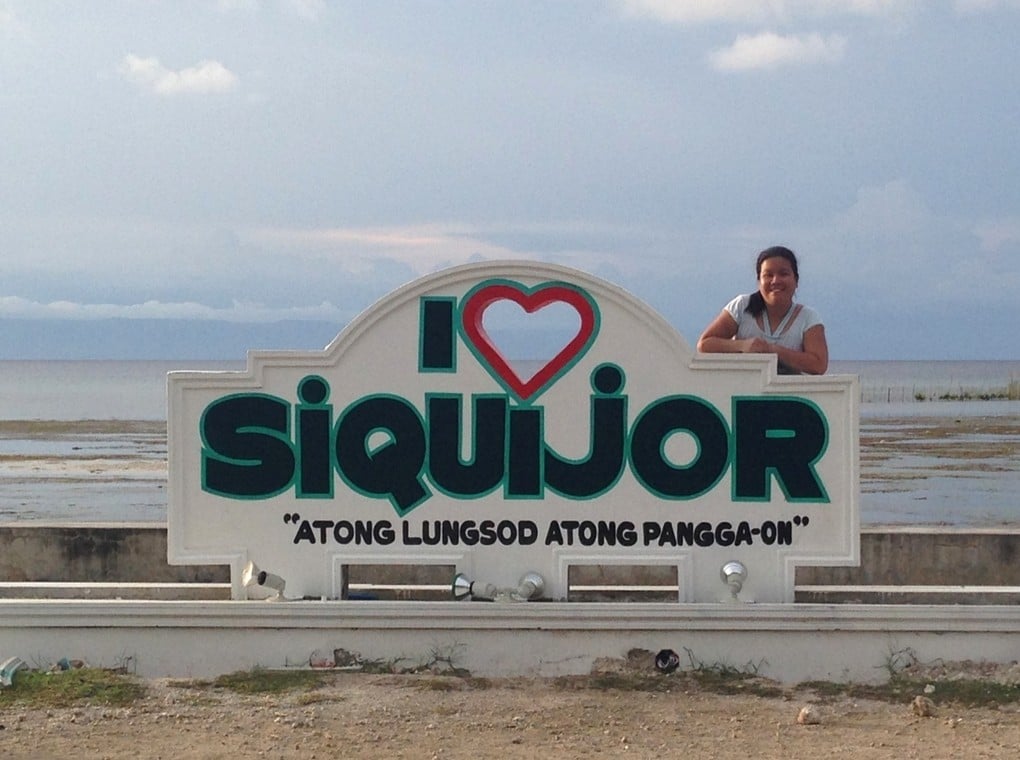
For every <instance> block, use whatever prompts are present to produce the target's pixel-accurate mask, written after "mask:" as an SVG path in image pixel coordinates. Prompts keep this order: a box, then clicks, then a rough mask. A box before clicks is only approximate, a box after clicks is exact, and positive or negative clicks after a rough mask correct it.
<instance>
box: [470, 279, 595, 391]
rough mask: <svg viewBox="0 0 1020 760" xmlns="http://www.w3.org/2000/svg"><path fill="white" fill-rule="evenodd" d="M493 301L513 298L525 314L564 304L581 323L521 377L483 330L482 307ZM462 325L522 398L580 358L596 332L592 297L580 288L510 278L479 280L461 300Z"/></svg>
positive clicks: (477, 349) (476, 348) (502, 379)
mask: <svg viewBox="0 0 1020 760" xmlns="http://www.w3.org/2000/svg"><path fill="white" fill-rule="evenodd" d="M496 301H513V302H514V303H515V304H517V305H518V306H520V307H521V308H522V309H524V311H525V312H527V313H528V314H534V313H535V312H536V311H538V310H539V309H541V308H543V307H544V306H548V305H549V304H551V303H565V304H567V305H569V306H571V307H573V309H574V310H575V311H576V312H577V314H578V316H579V317H580V318H581V325H580V327H579V328H578V331H577V335H575V336H574V337H573V338H572V339H571V340H570V341H569V342H568V343H567V344H566V345H565V346H564V347H563V348H562V349H560V351H559V352H558V353H557V354H556V356H554V357H553V358H552V359H550V360H549V361H548V362H547V363H546V364H545V365H544V366H543V367H542V368H541V369H540V370H539V371H538V372H536V373H535V374H534V375H533V376H532V377H531V378H530V379H529V380H527V381H524V380H521V378H520V377H518V376H517V373H516V372H514V370H513V368H512V367H511V366H510V363H509V362H508V361H507V359H506V357H504V356H503V354H502V353H501V352H500V350H499V349H498V348H497V347H496V345H495V344H494V343H493V342H492V338H490V337H489V335H488V333H486V332H485V327H484V326H483V325H482V318H483V316H484V315H485V310H486V309H487V308H489V307H490V306H491V305H492V304H494V303H495V302H496ZM460 321H461V327H462V329H463V331H464V335H465V336H466V337H467V341H468V345H469V346H470V347H471V349H472V350H473V351H474V352H475V354H476V355H478V357H479V358H480V359H482V360H483V361H484V363H485V364H487V369H488V370H489V371H490V372H491V373H492V374H493V375H494V376H495V377H496V379H497V380H499V381H500V382H501V383H503V385H504V386H506V388H507V389H508V390H510V391H511V392H513V393H514V395H516V396H517V397H518V398H519V399H520V400H521V401H527V400H528V399H530V398H531V397H532V396H535V395H537V394H538V393H539V392H541V391H542V390H545V387H546V386H547V385H548V384H549V383H550V382H551V381H552V380H554V379H555V378H556V377H557V376H558V375H559V374H560V373H561V372H562V371H564V370H565V369H566V368H567V367H569V366H570V365H572V364H573V363H574V362H576V361H577V360H578V359H580V358H581V357H582V356H583V355H584V354H585V352H586V351H587V350H588V347H589V346H590V345H591V343H592V341H593V339H594V337H595V332H596V324H597V322H598V314H597V311H596V308H595V304H594V302H593V301H592V299H591V298H590V297H589V296H588V294H587V293H585V292H584V291H583V290H580V289H578V288H576V287H574V286H572V285H569V284H567V283H560V282H547V283H543V284H541V285H536V286H535V287H533V288H528V287H525V286H524V285H521V284H520V283H517V282H512V281H509V280H499V281H491V282H488V283H482V284H481V285H479V286H478V287H477V288H475V289H474V290H473V291H472V292H471V293H469V294H468V296H467V297H466V298H465V299H464V303H463V305H462V307H461V318H460Z"/></svg>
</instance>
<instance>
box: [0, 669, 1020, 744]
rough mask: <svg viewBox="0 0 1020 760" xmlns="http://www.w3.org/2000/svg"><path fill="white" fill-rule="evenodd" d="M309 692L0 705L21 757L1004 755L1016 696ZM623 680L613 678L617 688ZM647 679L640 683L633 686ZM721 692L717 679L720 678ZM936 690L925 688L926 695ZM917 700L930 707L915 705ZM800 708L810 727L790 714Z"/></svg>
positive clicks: (683, 684) (360, 682)
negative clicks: (972, 702)
mask: <svg viewBox="0 0 1020 760" xmlns="http://www.w3.org/2000/svg"><path fill="white" fill-rule="evenodd" d="M329 676H330V677H329V678H328V679H327V682H326V683H325V684H324V685H321V686H318V687H315V688H310V689H309V688H306V689H300V690H295V691H290V692H286V693H283V694H275V695H265V694H259V695H241V694H238V693H236V692H234V691H229V690H227V689H223V688H214V687H212V686H209V685H203V686H201V687H200V688H196V686H195V684H193V683H188V682H175V681H167V680H151V681H148V682H146V685H147V687H148V693H147V695H146V696H145V697H144V698H143V699H141V700H140V701H137V702H135V703H134V704H132V706H130V707H99V706H79V707H71V708H48V709H42V710H40V709H28V708H24V707H9V708H6V709H4V710H2V711H0V756H2V757H4V758H8V759H9V760H15V759H20V758H32V759H33V760H35V759H37V758H61V759H62V760H63V759H64V758H68V757H82V758H262V757H266V758H298V757H300V758H335V757H343V758H490V757H499V758H502V759H503V760H513V759H514V758H528V760H534V759H535V758H545V757H555V758H566V759H568V760H569V759H571V758H577V759H581V758H584V759H585V760H590V758H591V757H592V756H600V757H618V756H627V757H636V758H653V757H655V758H659V757H691V758H699V759H700V758H720V759H721V760H725V759H728V758H734V759H736V758H740V760H746V758H783V760H789V759H790V758H820V757H826V758H829V757H852V758H880V759H882V760H893V759H895V760H905V759H906V758H925V759H926V760H931V759H933V758H1007V757H1008V758H1015V757H1016V756H1017V753H1018V751H1020V704H1016V703H1009V704H1007V705H1004V706H999V707H981V708H973V707H971V708H967V707H960V706H957V705H954V704H951V703H946V704H938V703H936V704H935V709H934V714H932V715H928V716H924V715H919V714H917V713H918V711H917V710H916V709H915V708H914V707H913V706H912V699H913V698H914V697H915V696H919V695H911V694H904V695H903V696H902V699H901V700H897V701H895V702H886V701H876V700H870V699H869V700H862V699H853V698H849V697H847V696H845V695H844V696H839V697H825V696H822V694H821V693H820V692H819V691H816V690H808V689H806V688H804V687H801V688H786V689H771V688H770V690H769V693H767V694H766V695H764V696H762V695H760V694H758V695H755V694H750V693H740V690H741V689H745V688H746V689H749V690H753V691H756V692H760V691H761V690H760V689H758V688H756V686H760V684H758V685H756V684H754V683H747V684H744V685H741V684H737V685H736V687H735V691H736V692H737V693H734V694H722V693H719V692H718V691H711V690H707V689H705V688H704V687H703V686H701V685H699V684H698V683H696V682H694V681H692V680H691V679H690V678H689V677H686V676H684V675H683V674H682V673H679V672H678V673H675V674H672V675H668V676H667V675H659V676H658V678H660V679H670V680H660V681H659V682H658V684H657V687H656V689H655V690H646V689H640V688H624V687H620V686H618V687H617V688H606V687H605V686H606V681H605V679H602V680H600V679H599V674H598V673H593V674H592V675H590V676H584V677H576V678H569V679H477V678H465V677H459V676H450V675H436V674H405V675H390V674H385V675H379V674H365V673H350V672H336V673H330V674H329ZM620 683H623V682H620ZM646 683H647V682H646ZM731 686H732V684H731ZM930 693H931V695H932V697H933V698H935V699H937V697H938V688H937V687H935V688H934V690H931V691H930ZM929 705H930V703H929ZM805 707H808V708H809V709H810V711H811V712H812V713H813V715H814V719H815V720H816V721H817V722H812V723H801V722H799V721H798V716H799V715H800V714H801V711H802V709H803V708H805Z"/></svg>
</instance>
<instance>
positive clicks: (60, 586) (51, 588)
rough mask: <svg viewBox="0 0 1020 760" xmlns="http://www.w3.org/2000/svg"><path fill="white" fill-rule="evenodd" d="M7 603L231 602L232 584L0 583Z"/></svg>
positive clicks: (1, 595) (0, 590)
mask: <svg viewBox="0 0 1020 760" xmlns="http://www.w3.org/2000/svg"><path fill="white" fill-rule="evenodd" d="M0 598H6V599H153V600H189V599H190V600H203V599H229V598H230V584H229V583H64V582H61V581H50V582H46V581H39V582H31V581H27V582H24V583H19V582H17V581H8V582H0Z"/></svg>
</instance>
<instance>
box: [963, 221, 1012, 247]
mask: <svg viewBox="0 0 1020 760" xmlns="http://www.w3.org/2000/svg"><path fill="white" fill-rule="evenodd" d="M974 234H975V235H977V237H978V239H979V240H980V241H981V248H982V250H985V251H998V250H1000V249H1001V248H1003V247H1006V246H1014V245H1020V217H1007V218H1005V219H987V220H984V221H981V222H978V224H976V225H975V227H974Z"/></svg>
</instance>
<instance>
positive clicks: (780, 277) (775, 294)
mask: <svg viewBox="0 0 1020 760" xmlns="http://www.w3.org/2000/svg"><path fill="white" fill-rule="evenodd" d="M796 290H797V275H795V274H794V273H793V265H792V264H791V263H790V262H789V261H787V260H786V259H784V258H783V257H782V256H773V257H771V258H768V259H765V261H763V262H762V263H761V270H760V271H759V272H758V291H759V292H760V293H761V297H762V298H764V299H765V303H766V304H767V305H769V306H780V307H782V306H789V305H790V303H792V301H793V294H794V293H795V292H796Z"/></svg>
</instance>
